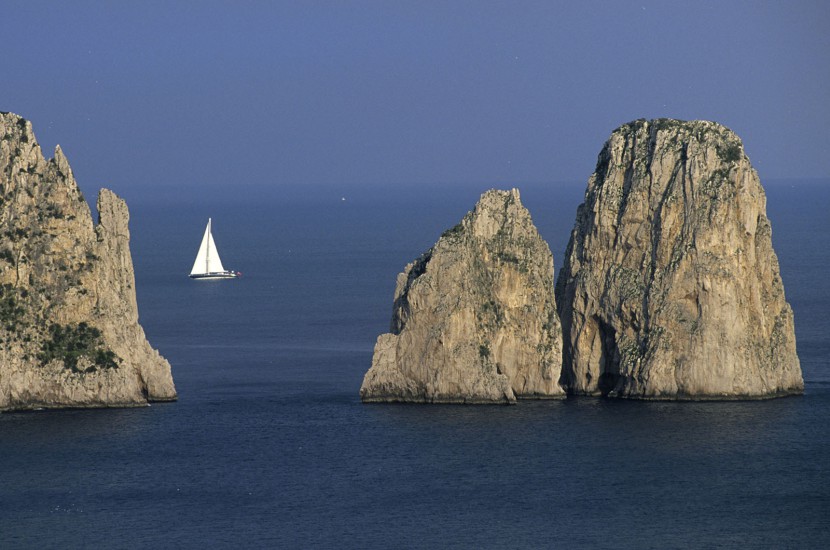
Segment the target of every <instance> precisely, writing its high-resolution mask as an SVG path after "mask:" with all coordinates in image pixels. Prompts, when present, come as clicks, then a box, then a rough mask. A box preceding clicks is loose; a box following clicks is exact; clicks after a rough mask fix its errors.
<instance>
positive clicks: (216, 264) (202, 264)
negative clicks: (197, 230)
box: [190, 218, 225, 275]
mask: <svg viewBox="0 0 830 550" xmlns="http://www.w3.org/2000/svg"><path fill="white" fill-rule="evenodd" d="M223 271H225V268H224V267H223V266H222V260H221V259H219V251H217V250H216V243H215V242H214V241H213V234H212V233H211V232H210V218H208V223H207V227H206V228H205V236H204V237H202V244H201V245H199V253H198V254H196V261H195V262H193V269H191V270H190V274H191V275H200V274H204V273H220V272H223Z"/></svg>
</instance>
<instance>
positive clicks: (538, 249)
mask: <svg viewBox="0 0 830 550" xmlns="http://www.w3.org/2000/svg"><path fill="white" fill-rule="evenodd" d="M553 275H554V271H553V256H552V255H551V253H550V249H549V248H548V245H547V244H546V243H545V242H544V241H543V240H542V238H541V237H540V236H539V233H538V231H537V230H536V227H535V226H534V225H533V222H532V221H531V219H530V214H529V213H528V211H527V210H526V209H525V208H524V206H522V204H521V201H520V200H519V192H518V191H517V190H515V189H514V190H512V191H488V192H486V193H484V195H482V197H481V199H480V200H479V202H478V204H476V207H475V209H474V210H473V211H472V212H470V213H468V214H467V215H466V216H465V217H464V219H463V220H462V221H461V223H459V224H458V225H456V226H455V227H453V228H452V229H449V230H448V231H446V232H444V234H443V235H442V236H441V238H440V239H439V240H438V242H437V243H436V244H435V246H433V247H432V248H431V249H430V250H429V251H427V252H426V253H424V254H423V255H422V256H421V257H420V258H418V259H417V260H415V261H414V262H412V263H411V264H409V265H407V266H406V269H405V270H404V272H403V273H401V274H400V275H398V282H397V288H396V289H395V301H394V307H393V313H392V324H391V329H390V330H391V333H389V334H382V335H380V337H378V340H377V344H376V345H375V353H374V357H373V358H372V367H371V369H369V371H368V372H367V373H366V376H365V378H364V380H363V385H362V386H361V388H360V397H361V399H362V400H363V401H366V402H384V401H410V402H419V403H513V402H515V401H516V399H517V398H557V397H563V396H564V392H563V390H562V388H561V387H560V386H559V385H558V381H559V376H560V365H561V357H562V356H561V345H562V344H561V341H562V340H561V338H562V336H561V330H560V328H559V320H558V318H557V316H556V305H555V302H554V297H553Z"/></svg>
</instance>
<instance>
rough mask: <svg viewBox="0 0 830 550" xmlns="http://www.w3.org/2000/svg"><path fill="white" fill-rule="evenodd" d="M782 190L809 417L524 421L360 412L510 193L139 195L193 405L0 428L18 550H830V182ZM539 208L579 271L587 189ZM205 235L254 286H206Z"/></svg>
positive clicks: (340, 190)
mask: <svg viewBox="0 0 830 550" xmlns="http://www.w3.org/2000/svg"><path fill="white" fill-rule="evenodd" d="M765 186H766V190H767V198H768V207H767V208H768V214H769V217H770V219H771V221H772V227H773V242H774V246H775V250H776V252H777V254H778V258H779V261H780V265H781V273H782V276H783V279H784V285H785V289H786V294H787V298H788V301H789V302H790V303H791V304H792V307H793V309H794V311H795V323H796V333H797V341H798V353H799V356H800V358H801V365H802V369H803V372H804V378H805V383H806V384H805V393H804V395H803V396H799V397H789V398H783V399H775V400H769V401H747V402H699V403H697V402H683V403H666V402H640V401H627V400H613V399H593V398H569V399H566V400H562V401H530V402H520V403H519V404H518V405H516V406H460V405H434V406H428V405H404V404H397V405H382V404H374V405H364V404H361V402H360V400H359V397H358V389H359V387H360V384H361V381H362V379H363V375H364V374H365V372H366V370H367V369H368V368H369V366H370V364H371V359H372V349H373V345H374V342H375V339H376V338H377V336H378V335H379V334H381V333H383V332H386V331H387V330H388V327H389V321H390V318H391V313H392V296H393V292H394V287H395V278H396V276H397V274H398V273H399V272H400V271H401V270H402V269H403V268H404V266H405V265H406V264H407V263H408V262H410V261H412V260H413V259H415V258H416V257H417V256H418V255H419V254H421V253H422V252H424V251H425V250H427V249H428V248H429V247H430V246H431V245H432V244H433V243H434V242H435V241H436V240H437V238H438V236H439V235H440V234H441V232H442V231H443V230H445V229H446V228H449V227H451V226H453V225H455V224H456V223H457V222H458V221H459V220H460V219H461V217H462V216H463V215H464V214H465V213H466V212H467V211H468V210H470V209H471V208H472V207H473V206H474V204H475V202H476V201H477V200H478V197H479V196H480V194H481V193H482V192H484V191H485V190H486V189H488V188H489V187H490V186H487V185H472V184H449V183H448V184H446V185H428V186H414V185H413V186H389V187H384V186H380V185H378V186H368V187H367V186H364V187H361V186H339V187H338V186H319V187H313V188H308V189H303V188H301V187H298V188H297V189H294V191H292V192H291V193H287V194H286V193H283V192H281V191H280V190H279V189H278V188H269V187H268V186H264V185H263V186H257V185H250V186H238V187H232V188H218V187H217V188H200V189H198V190H194V189H193V188H191V189H187V190H185V191H186V192H184V191H183V192H178V191H175V192H174V191H171V190H169V189H165V188H157V189H146V190H140V189H136V190H130V189H128V190H124V191H122V192H121V194H122V195H123V196H125V197H126V198H127V200H128V203H129V205H130V211H131V221H130V230H131V234H132V241H131V249H132V255H133V262H134V264H135V271H136V289H137V294H138V302H139V313H140V320H141V324H142V325H143V327H144V330H145V331H146V333H147V336H148V339H149V340H150V342H151V344H152V345H153V346H154V347H156V348H157V349H158V350H159V351H160V352H161V353H162V355H164V356H165V357H166V358H167V359H168V360H169V361H170V364H171V365H172V369H173V376H174V379H175V383H176V387H177V390H178V393H179V400H178V401H177V402H174V403H154V404H152V406H149V407H140V408H132V409H104V410H60V411H39V412H27V413H4V414H0V548H4V549H5V548H11V549H15V548H33V549H34V548H37V549H46V548H56V549H68V548H236V549H239V548H361V549H363V548H637V549H643V548H660V549H662V548H827V547H830V214H828V212H830V180H792V181H790V180H778V181H771V182H765ZM519 188H520V190H521V193H522V200H523V202H524V204H525V205H526V206H527V207H528V209H529V210H530V212H531V214H532V216H533V219H534V222H535V223H536V224H537V226H538V228H539V230H540V232H541V233H542V235H543V237H545V239H546V240H547V241H548V242H549V243H550V246H551V249H552V251H553V253H554V261H555V264H556V269H557V270H558V269H559V267H561V263H562V258H563V253H564V249H565V246H566V244H567V241H568V238H569V234H570V231H571V228H572V227H573V223H574V218H575V213H576V208H577V205H578V204H579V203H580V202H581V200H582V196H583V193H584V189H585V183H584V182H572V183H569V182H561V183H546V184H545V183H537V184H529V185H525V186H520V187H519ZM115 190H116V192H119V190H118V189H115ZM87 193H88V194H89V192H87ZM208 217H212V218H213V232H214V236H215V239H216V242H217V245H218V248H219V252H220V254H221V256H222V260H223V262H224V264H225V267H226V268H229V269H235V270H238V271H241V272H242V273H243V275H242V277H241V278H240V279H238V280H232V281H219V282H209V281H192V280H190V279H188V277H187V274H188V273H189V271H190V268H191V265H192V263H193V259H194V258H195V255H196V251H197V248H198V245H199V243H200V240H201V237H202V233H203V232H204V228H205V225H206V223H207V219H208Z"/></svg>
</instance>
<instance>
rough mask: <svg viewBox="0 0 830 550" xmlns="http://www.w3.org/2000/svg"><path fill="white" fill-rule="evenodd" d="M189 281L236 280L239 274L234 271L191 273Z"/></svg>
mask: <svg viewBox="0 0 830 550" xmlns="http://www.w3.org/2000/svg"><path fill="white" fill-rule="evenodd" d="M189 277H190V278H191V279H197V280H201V281H204V280H211V279H236V278H237V277H239V273H237V272H235V271H220V272H217V273H191V274H190V275H189Z"/></svg>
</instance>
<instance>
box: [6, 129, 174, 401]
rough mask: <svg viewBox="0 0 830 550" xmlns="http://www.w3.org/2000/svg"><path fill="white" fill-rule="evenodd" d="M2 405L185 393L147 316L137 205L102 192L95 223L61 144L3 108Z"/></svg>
mask: <svg viewBox="0 0 830 550" xmlns="http://www.w3.org/2000/svg"><path fill="white" fill-rule="evenodd" d="M0 136H1V139H0V411H2V410H17V409H35V408H53V407H111V406H136V405H143V404H146V403H147V402H148V401H169V400H173V399H176V390H175V388H174V385H173V378H172V376H171V373H170V365H169V364H168V363H167V361H166V360H165V359H164V358H163V357H161V356H160V355H159V354H158V352H156V351H155V350H154V349H153V348H151V347H150V344H149V343H148V342H147V339H146V337H145V335H144V331H143V330H142V328H141V326H140V325H139V324H138V307H137V304H136V294H135V277H134V274H133V264H132V258H131V256H130V248H129V241H130V234H129V230H128V227H127V225H128V221H129V214H128V211H127V206H126V204H125V203H124V201H123V200H121V199H120V198H118V197H117V196H116V195H115V194H114V193H112V192H111V191H108V190H106V189H102V190H101V192H100V193H99V195H98V223H97V224H94V223H93V221H92V215H91V212H90V209H89V206H88V205H87V202H86V200H84V197H83V196H82V195H81V192H80V190H79V189H78V185H77V184H76V182H75V179H74V177H73V175H72V170H71V168H70V167H69V163H68V161H67V160H66V157H65V156H64V155H63V153H62V152H61V149H60V147H58V148H57V149H56V150H55V157H54V158H53V159H49V160H47V159H45V158H44V157H43V154H42V153H41V149H40V146H39V145H38V144H37V142H36V141H35V136H34V134H33V132H32V126H31V123H30V122H28V121H26V120H24V119H23V118H21V117H19V116H17V115H14V114H11V113H0Z"/></svg>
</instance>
